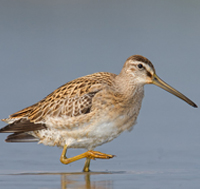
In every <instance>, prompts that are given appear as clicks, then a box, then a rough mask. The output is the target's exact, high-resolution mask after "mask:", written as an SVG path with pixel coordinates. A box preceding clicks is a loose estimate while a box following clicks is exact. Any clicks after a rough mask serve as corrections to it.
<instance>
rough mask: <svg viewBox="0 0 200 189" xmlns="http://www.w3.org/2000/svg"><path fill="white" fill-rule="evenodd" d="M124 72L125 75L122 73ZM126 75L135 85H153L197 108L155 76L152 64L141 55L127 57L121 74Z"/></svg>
mask: <svg viewBox="0 0 200 189" xmlns="http://www.w3.org/2000/svg"><path fill="white" fill-rule="evenodd" d="M124 72H125V73H124ZM121 74H123V75H124V74H125V75H127V76H128V77H129V78H130V79H132V80H133V81H134V83H135V84H141V85H144V84H154V85H157V86H158V87H161V88H162V89H164V90H166V91H168V92H170V93H171V94H173V95H175V96H177V97H179V98H181V99H182V100H184V101H185V102H187V103H188V104H190V105H191V106H193V107H197V105H196V104H195V103H194V102H192V101H191V100H190V99H189V98H187V97H186V96H185V95H183V94H182V93H180V92H179V91H177V90H176V89H174V88H173V87H171V86H170V85H168V84H167V83H165V82H164V81H163V80H162V79H160V78H159V77H158V76H157V75H156V71H155V68H154V66H153V64H152V63H151V62H150V61H149V60H148V59H147V58H145V57H143V56H141V55H133V56H131V57H129V58H128V59H127V60H126V62H125V64H124V67H123V69H122V73H121Z"/></svg>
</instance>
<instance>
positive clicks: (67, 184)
mask: <svg viewBox="0 0 200 189" xmlns="http://www.w3.org/2000/svg"><path fill="white" fill-rule="evenodd" d="M94 175H96V176H97V174H95V173H85V174H64V173H63V174H62V175H61V189H68V188H79V189H111V188H113V181H112V180H99V179H98V180H97V179H94V180H91V177H93V176H94ZM98 175H100V174H98Z"/></svg>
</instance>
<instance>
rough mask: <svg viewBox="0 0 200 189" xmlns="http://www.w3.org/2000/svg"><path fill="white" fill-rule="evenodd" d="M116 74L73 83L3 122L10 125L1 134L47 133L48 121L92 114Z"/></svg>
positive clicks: (98, 75)
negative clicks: (95, 100) (98, 97)
mask: <svg viewBox="0 0 200 189" xmlns="http://www.w3.org/2000/svg"><path fill="white" fill-rule="evenodd" d="M115 76H116V75H115V74H112V73H107V72H99V73H95V74H91V75H87V76H84V77H81V78H78V79H75V80H73V81H70V82H68V83H66V84H64V85H62V86H61V87H59V88H58V89H56V90H55V91H54V92H52V93H51V94H49V95H48V96H47V97H45V98H44V99H42V100H41V101H39V102H38V103H36V104H34V105H32V106H29V107H27V108H25V109H23V110H21V111H18V112H16V113H14V114H12V115H10V116H9V118H7V119H2V121H5V122H7V123H9V125H7V126H5V127H4V128H2V129H1V130H0V132H14V133H16V132H28V131H35V130H40V129H45V128H46V125H45V121H46V119H47V117H51V118H53V117H55V118H59V117H62V116H64V117H77V116H80V115H83V114H88V113H90V111H91V107H92V99H93V97H94V96H95V94H96V93H98V92H99V91H101V90H102V89H103V88H105V87H107V86H110V85H111V83H112V81H113V78H114V77H115Z"/></svg>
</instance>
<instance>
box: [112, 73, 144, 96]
mask: <svg viewBox="0 0 200 189" xmlns="http://www.w3.org/2000/svg"><path fill="white" fill-rule="evenodd" d="M114 87H115V90H116V92H117V93H119V94H121V95H123V97H124V98H126V99H127V100H128V99H129V100H132V99H135V98H136V96H138V95H139V96H141V97H142V98H143V94H144V85H143V84H141V83H138V82H137V80H134V78H128V77H126V76H124V75H120V74H119V75H117V76H116V78H115V84H114Z"/></svg>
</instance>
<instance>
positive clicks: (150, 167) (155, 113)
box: [0, 0, 200, 189]
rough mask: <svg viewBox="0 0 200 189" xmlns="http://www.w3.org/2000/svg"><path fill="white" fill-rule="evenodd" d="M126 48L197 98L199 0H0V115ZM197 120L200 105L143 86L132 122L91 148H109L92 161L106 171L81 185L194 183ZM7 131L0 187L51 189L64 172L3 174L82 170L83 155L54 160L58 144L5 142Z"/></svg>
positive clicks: (0, 140) (199, 152)
mask: <svg viewBox="0 0 200 189" xmlns="http://www.w3.org/2000/svg"><path fill="white" fill-rule="evenodd" d="M133 54H141V55H143V56H146V57H147V58H149V59H150V60H151V61H152V63H153V64H154V66H155V68H156V70H157V74H158V75H159V76H160V77H161V78H162V79H163V80H165V81H166V82H167V83H169V84H171V85H172V86H174V87H175V88H177V89H178V90H180V91H181V92H182V93H184V94H185V95H186V96H188V97H189V98H191V99H192V100H194V101H195V103H197V105H200V87H199V82H200V58H199V57H200V1H199V0H168V1H164V0H138V1H137V0H135V1H134V0H133V1H128V0H123V1H122V0H121V1H120V0H115V1H113V0H112V1H111V0H110V1H108V0H101V1H100V0H99V1H89V0H71V1H67V0H65V1H64V0H62V1H60V0H34V1H33V0H17V1H16V0H1V1H0V88H1V93H0V98H1V101H0V117H1V118H5V117H7V116H8V115H9V114H11V113H14V112H15V111H18V110H20V109H22V108H24V107H27V106H29V105H31V104H33V103H35V102H37V101H39V100H41V99H42V98H43V97H45V96H46V95H48V94H49V93H50V92H52V91H53V90H54V89H56V88H57V87H59V86H60V85H62V84H64V83H66V82H67V81H70V80H72V79H75V78H77V77H80V76H83V75H87V74H91V73H93V72H98V71H108V72H113V73H119V72H120V70H121V68H122V66H123V63H124V62H125V60H126V59H127V58H128V57H129V56H131V55H133ZM199 122H200V110H199V109H194V108H192V107H190V106H189V105H187V104H186V103H185V102H183V101H181V100H179V99H178V98H176V97H174V96H172V95H171V94H169V93H167V92H165V91H163V90H162V89H159V88H158V87H155V86H146V87H145V98H144V101H143V105H142V109H141V112H140V115H139V117H138V124H137V125H136V126H135V127H134V129H133V131H132V132H131V133H127V132H126V133H123V134H122V135H121V136H120V137H118V138H117V139H115V140H114V141H112V142H111V143H108V144H105V145H103V146H100V147H98V148H97V150H99V151H102V152H104V153H111V154H115V155H117V157H115V158H114V159H112V160H108V161H107V160H96V161H95V162H92V164H91V169H92V170H93V171H111V172H112V173H113V174H109V175H107V174H106V175H104V174H103V175H100V174H98V175H91V177H90V181H91V183H90V188H94V187H96V188H98V187H99V188H100V187H102V188H122V187H124V188H175V189H176V188H182V189H183V188H199V185H200V123H199ZM4 125H5V124H4V123H3V122H2V123H1V124H0V126H1V127H3V126H4ZM6 136H7V134H0V173H1V174H2V175H1V176H0V184H1V186H2V187H3V188H13V187H15V188H60V187H61V185H62V182H61V181H60V180H62V179H61V178H63V177H62V176H61V175H59V174H58V175H54V174H53V175H50V176H49V175H15V176H11V175H5V174H13V173H38V172H45V173H57V172H58V173H59V172H62V173H69V172H79V171H81V170H82V167H83V163H84V160H83V161H79V162H76V163H73V164H70V165H68V166H65V165H62V164H61V163H60V162H59V157H60V154H61V151H62V150H61V149H59V148H56V147H46V146H43V145H37V144H36V143H32V144H9V143H5V142H4V139H5V138H6ZM82 152H84V150H73V149H72V150H69V151H68V156H69V157H72V156H74V155H76V154H79V153H82ZM117 171H122V172H119V173H118V172H117ZM64 176H66V175H64ZM66 177H67V179H65V180H67V181H68V180H69V182H70V181H71V180H75V181H73V183H74V184H72V185H70V187H71V188H78V187H79V188H80V185H81V186H82V185H84V186H85V188H89V187H88V185H87V184H86V180H87V179H84V175H75V176H74V175H67V176H66ZM86 185H87V186H86ZM65 188H68V187H67V186H66V187H65ZM82 188H84V187H82Z"/></svg>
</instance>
